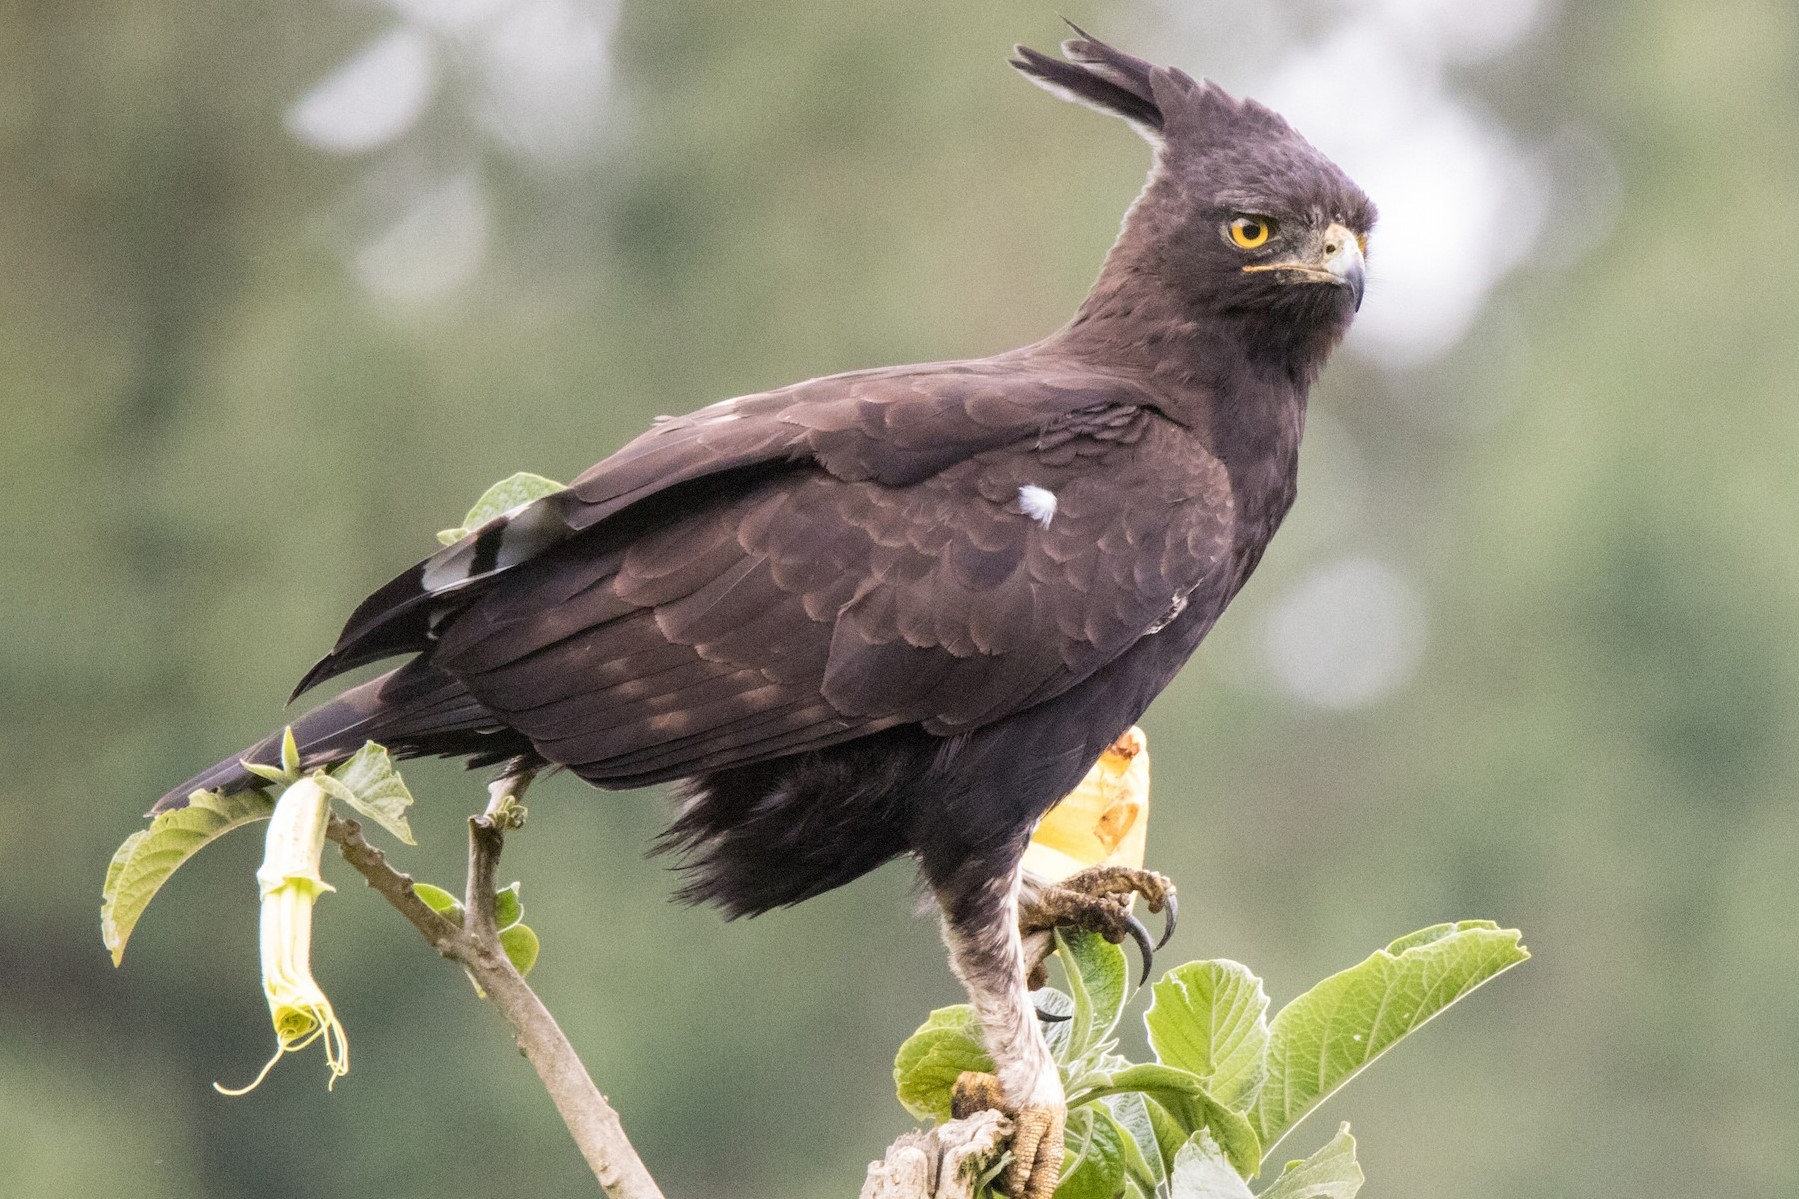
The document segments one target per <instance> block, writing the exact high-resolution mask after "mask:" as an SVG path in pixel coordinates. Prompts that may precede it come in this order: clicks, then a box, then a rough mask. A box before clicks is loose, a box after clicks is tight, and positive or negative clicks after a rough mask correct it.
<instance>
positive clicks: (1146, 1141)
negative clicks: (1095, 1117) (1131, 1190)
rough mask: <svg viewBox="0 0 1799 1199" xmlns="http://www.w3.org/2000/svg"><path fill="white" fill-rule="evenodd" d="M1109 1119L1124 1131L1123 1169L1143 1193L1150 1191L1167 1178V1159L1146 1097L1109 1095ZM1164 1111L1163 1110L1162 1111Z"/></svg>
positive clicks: (1152, 1109)
mask: <svg viewBox="0 0 1799 1199" xmlns="http://www.w3.org/2000/svg"><path fill="white" fill-rule="evenodd" d="M1105 1104H1106V1107H1107V1108H1109V1109H1110V1110H1111V1113H1112V1119H1113V1121H1115V1122H1116V1123H1117V1125H1118V1129H1119V1131H1120V1132H1122V1133H1123V1134H1124V1143H1123V1149H1124V1172H1125V1176H1126V1177H1127V1178H1130V1179H1132V1180H1133V1181H1134V1182H1136V1183H1137V1185H1138V1186H1139V1187H1140V1188H1141V1189H1142V1191H1143V1193H1144V1194H1146V1195H1154V1194H1155V1193H1156V1192H1157V1190H1158V1189H1159V1188H1160V1187H1161V1185H1162V1184H1163V1182H1165V1181H1167V1178H1168V1165H1167V1159H1166V1158H1164V1157H1163V1156H1162V1146H1161V1142H1160V1139H1159V1138H1158V1137H1157V1136H1156V1126H1155V1123H1154V1121H1153V1120H1152V1119H1151V1116H1150V1113H1151V1111H1160V1110H1161V1109H1160V1108H1152V1107H1151V1105H1150V1102H1149V1100H1147V1099H1145V1098H1144V1097H1143V1096H1142V1095H1141V1094H1138V1093H1136V1092H1132V1093H1131V1094H1128V1095H1113V1096H1112V1097H1111V1098H1109V1099H1107V1100H1106V1101H1105ZM1164 1114H1165V1113H1164Z"/></svg>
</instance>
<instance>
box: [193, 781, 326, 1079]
mask: <svg viewBox="0 0 1799 1199" xmlns="http://www.w3.org/2000/svg"><path fill="white" fill-rule="evenodd" d="M330 818H331V800H330V797H329V795H328V794H327V793H326V789H325V788H324V787H323V786H321V785H320V783H319V780H318V779H317V778H316V777H310V778H302V779H300V780H298V781H297V782H295V783H293V784H292V785H291V786H289V787H288V788H287V789H286V790H284V791H283V792H282V793H281V796H280V798H279V799H277V800H276V801H275V811H274V815H273V816H272V817H271V818H270V820H269V834H268V839H267V841H266V842H265V843H264V848H263V857H262V867H261V869H259V870H257V872H256V881H257V883H258V885H259V886H260V888H261V891H262V935H261V940H262V990H263V994H264V995H266V996H267V997H268V1001H269V1015H270V1016H271V1017H272V1018H273V1020H274V1023H275V1037H276V1039H277V1041H278V1042H279V1044H278V1045H277V1046H276V1049H275V1055H274V1056H273V1057H271V1058H270V1059H269V1061H268V1064H267V1065H265V1066H264V1067H263V1068H262V1072H261V1073H259V1074H258V1075H257V1076H256V1078H255V1079H254V1080H252V1081H251V1082H250V1084H249V1085H248V1086H244V1087H239V1088H237V1089H231V1088H227V1087H223V1086H219V1084H218V1083H214V1084H213V1086H215V1087H217V1088H218V1090H219V1091H220V1092H221V1093H223V1094H226V1095H242V1094H245V1093H247V1092H249V1091H251V1090H254V1089H255V1088H256V1087H257V1086H259V1085H260V1084H261V1083H262V1080H263V1079H265V1078H267V1077H268V1074H269V1071H270V1070H272V1069H274V1067H275V1063H276V1062H278V1061H280V1060H281V1057H282V1055H283V1054H287V1053H298V1052H299V1051H300V1050H302V1049H305V1048H306V1047H307V1046H309V1045H311V1044H312V1043H313V1042H314V1041H319V1040H323V1041H324V1044H325V1062H326V1065H327V1066H329V1067H330V1070H331V1079H330V1083H327V1086H330V1085H331V1084H334V1083H336V1081H337V1080H338V1079H339V1078H341V1077H342V1076H343V1075H345V1074H347V1073H349V1070H350V1042H349V1038H348V1037H347V1036H346V1035H345V1033H344V1026H343V1024H342V1022H340V1021H339V1020H338V1018H337V1015H336V1013H334V1012H333V1011H332V1010H331V1001H330V1000H329V999H327V998H325V992H324V991H323V989H321V988H320V987H319V984H318V983H317V981H315V980H314V979H313V977H312V964H311V957H312V905H313V902H314V901H315V900H316V899H317V898H318V897H319V895H320V894H322V893H323V892H326V891H332V890H335V889H336V888H334V887H332V886H331V884H329V883H327V882H326V881H325V880H324V879H323V878H322V877H320V875H319V859H320V858H321V857H322V856H323V854H324V850H325V826H326V825H327V824H328V823H329V821H330Z"/></svg>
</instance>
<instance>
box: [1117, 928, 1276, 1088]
mask: <svg viewBox="0 0 1799 1199" xmlns="http://www.w3.org/2000/svg"><path fill="white" fill-rule="evenodd" d="M1153 994H1154V996H1155V998H1154V1000H1153V1001H1152V1002H1151V1004H1150V1007H1149V1011H1147V1012H1145V1013H1144V1016H1143V1023H1144V1025H1145V1026H1146V1027H1147V1028H1148V1029H1149V1043H1150V1047H1151V1048H1153V1049H1154V1050H1155V1051H1156V1058H1157V1060H1159V1061H1161V1062H1162V1063H1163V1064H1164V1065H1168V1066H1179V1067H1180V1068H1181V1069H1183V1070H1187V1071H1190V1072H1192V1073H1193V1074H1195V1075H1197V1076H1198V1077H1199V1080H1200V1082H1202V1083H1204V1084H1205V1088H1206V1090H1208V1091H1210V1092H1211V1093H1212V1095H1213V1097H1215V1098H1216V1099H1217V1100H1218V1101H1219V1102H1220V1103H1223V1104H1224V1105H1225V1106H1227V1107H1230V1108H1233V1109H1235V1110H1237V1111H1240V1112H1246V1111H1248V1110H1249V1108H1250V1107H1251V1105H1253V1104H1254V1102H1255V1098H1256V1092H1257V1091H1258V1090H1260V1089H1261V1086H1262V1075H1263V1061H1262V1054H1263V1050H1264V1049H1265V1047H1266V1046H1267V1044H1268V1018H1267V1012H1268V996H1267V994H1266V993H1265V992H1263V990H1262V980H1261V979H1259V978H1257V977H1256V976H1255V975H1253V974H1251V973H1250V972H1249V968H1248V967H1247V966H1244V965H1241V964H1240V963H1237V962H1232V961H1224V960H1220V961H1215V962H1188V963H1187V964H1186V965H1184V966H1176V967H1175V968H1174V969H1173V970H1170V971H1169V972H1168V973H1167V974H1165V975H1163V976H1162V978H1161V980H1160V981H1158V982H1157V983H1156V985H1155V987H1154V988H1153Z"/></svg>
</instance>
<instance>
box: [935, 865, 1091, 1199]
mask: <svg viewBox="0 0 1799 1199" xmlns="http://www.w3.org/2000/svg"><path fill="white" fill-rule="evenodd" d="M1021 878H1022V874H1021V871H1020V870H1019V869H1018V868H1017V867H1016V866H1014V867H1013V868H1012V869H1011V870H1010V871H1008V872H1005V873H1002V874H1000V875H998V876H997V877H992V876H990V877H988V878H985V879H982V880H980V881H978V882H974V883H972V885H969V886H966V887H961V886H956V885H955V884H954V882H951V883H949V884H946V885H943V886H939V887H937V888H936V893H937V901H938V904H939V905H940V906H941V908H942V910H943V940H944V943H945V944H946V945H947V946H948V947H949V960H950V968H951V969H952V970H954V971H955V972H956V977H957V978H959V979H961V980H962V985H963V986H964V987H966V988H968V998H969V1001H970V1002H971V1003H972V1004H973V1005H974V1010H975V1015H976V1016H977V1017H978V1018H979V1019H980V1021H981V1028H982V1030H983V1031H984V1032H985V1034H986V1039H987V1052H988V1053H989V1054H990V1055H991V1056H992V1058H993V1063H994V1073H995V1074H996V1075H997V1076H998V1081H999V1091H1000V1097H1001V1099H1002V1100H1003V1103H1004V1107H1005V1110H1006V1111H1007V1112H1008V1113H1009V1114H1010V1115H1011V1116H1012V1119H1013V1124H1014V1127H1015V1132H1014V1134H1013V1139H1012V1164H1011V1166H1010V1167H1009V1168H1008V1169H1007V1171H1006V1178H1005V1184H1004V1185H1005V1190H1006V1193H1007V1194H1008V1195H1010V1196H1012V1199H1051V1196H1052V1195H1054V1194H1055V1190H1056V1182H1057V1179H1058V1176H1059V1175H1060V1173H1061V1169H1062V1128H1063V1125H1064V1124H1065V1123H1066V1121H1067V1116H1068V1105H1067V1100H1066V1097H1065V1096H1064V1095H1063V1093H1062V1079H1061V1076H1060V1075H1059V1074H1058V1073H1057V1072H1056V1063H1055V1061H1054V1060H1053V1059H1052V1058H1051V1057H1050V1054H1049V1044H1048V1043H1047V1042H1046V1041H1045V1040H1044V1039H1043V1031H1042V1029H1041V1028H1040V1027H1039V1025H1038V1022H1037V1010H1036V1008H1035V1007H1034V1006H1033V1005H1032V1003H1031V998H1030V992H1029V990H1028V989H1027V988H1026V986H1025V958H1024V949H1023V945H1022V942H1021V940H1020V937H1019V931H1018V888H1019V883H1020V880H1021Z"/></svg>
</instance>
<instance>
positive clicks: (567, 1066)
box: [325, 786, 663, 1199]
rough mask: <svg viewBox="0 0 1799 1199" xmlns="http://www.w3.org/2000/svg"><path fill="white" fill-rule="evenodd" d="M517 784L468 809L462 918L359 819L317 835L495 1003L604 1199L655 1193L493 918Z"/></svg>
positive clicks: (515, 813) (515, 816) (516, 814)
mask: <svg viewBox="0 0 1799 1199" xmlns="http://www.w3.org/2000/svg"><path fill="white" fill-rule="evenodd" d="M522 789H523V788H522V786H519V787H512V788H496V789H495V793H494V796H493V799H492V801H491V802H490V803H489V804H488V806H487V810H486V811H485V812H483V813H482V814H481V815H479V816H474V817H471V818H470V819H469V875H468V885H467V888H466V890H465V894H466V896H467V902H466V912H465V915H464V920H465V924H464V926H462V927H458V926H457V925H456V924H455V923H454V922H452V921H450V920H446V919H445V918H444V917H442V916H440V915H438V914H437V913H436V912H435V911H433V910H432V909H431V908H430V907H429V906H428V905H427V904H426V903H425V902H424V900H422V899H420V898H419V897H418V895H417V894H416V893H415V892H414V891H413V889H412V878H411V876H409V875H406V874H403V873H401V872H400V871H398V870H395V869H394V868H393V866H392V865H390V864H389V863H388V861H387V856H386V855H385V854H383V853H382V852H381V851H380V850H379V849H376V848H375V847H374V846H372V845H370V844H369V843H368V842H367V841H366V840H364V839H363V836H362V826H361V825H359V824H358V823H357V822H356V821H354V820H344V819H341V818H339V817H336V816H334V817H332V818H331V824H330V827H329V828H328V829H327V830H326V834H325V835H326V836H328V837H330V838H331V839H332V840H333V841H335V842H337V845H338V849H339V850H340V851H341V852H342V853H343V857H344V861H346V862H348V863H349V864H350V865H351V866H352V867H354V868H355V870H356V872H357V873H359V874H361V875H362V877H363V878H364V879H366V880H367V881H368V885H369V886H370V887H373V888H374V889H375V890H376V891H377V892H379V893H380V895H381V896H382V898H384V899H386V900H387V901H388V903H390V904H392V905H393V906H394V907H395V908H397V909H398V910H399V912H400V914H401V915H402V916H404V917H406V919H407V920H408V921H409V922H410V923H411V924H412V926H413V927H414V928H416V929H418V930H419V933H420V934H421V935H422V936H423V937H424V938H425V940H426V941H427V942H429V943H430V945H431V947H432V948H433V949H435V950H437V952H438V953H440V954H442V955H443V956H444V957H446V958H449V959H450V960H451V961H454V962H457V963H459V964H460V965H461V966H462V967H463V968H464V969H465V970H467V971H468V972H469V975H470V977H471V978H473V979H474V980H475V984H476V985H477V986H479V987H480V988H481V990H482V991H483V992H484V993H486V995H487V997H488V998H489V999H491V1000H492V1001H493V1003H494V1006H495V1007H497V1008H499V1010H500V1014H501V1015H503V1016H505V1017H506V1020H507V1022H508V1023H509V1024H511V1025H512V1028H513V1031H514V1033H516V1034H517V1040H518V1047H519V1048H520V1049H521V1050H522V1051H523V1052H524V1054H525V1057H526V1058H528V1059H530V1062H531V1065H532V1066H533V1067H535V1068H536V1070H537V1076H538V1077H539V1078H540V1079H542V1080H543V1085H544V1088H545V1089H546V1090H548V1091H549V1093H550V1098H551V1099H552V1100H553V1101H554V1102H555V1104H556V1110H557V1111H558V1112H560V1113H561V1114H562V1120H563V1123H565V1124H567V1125H568V1130H569V1134H570V1135H571V1136H573V1137H574V1138H575V1144H576V1145H577V1146H579V1147H580V1150H581V1156H582V1157H584V1158H586V1159H587V1165H588V1167H589V1168H590V1169H592V1170H593V1173H594V1177H595V1178H597V1179H599V1182H600V1186H601V1187H602V1188H603V1189H604V1190H605V1192H606V1194H607V1195H608V1196H610V1199H663V1195H662V1191H661V1188H659V1187H658V1186H657V1185H656V1181H655V1179H653V1178H651V1177H650V1172H649V1170H647V1169H646V1168H645V1167H644V1164H643V1159H642V1158H640V1157H638V1156H637V1151H636V1150H635V1149H633V1148H632V1147H631V1142H630V1140H629V1139H628V1138H627V1137H626V1136H625V1130H624V1126H623V1125H622V1124H621V1123H620V1122H619V1118H618V1113H617V1112H616V1111H614V1110H613V1108H612V1105H611V1104H609V1103H607V1102H606V1097H605V1096H604V1095H601V1094H600V1091H599V1088H598V1087H596V1086H594V1085H593V1079H592V1077H591V1076H589V1074H588V1073H587V1067H586V1066H584V1065H583V1064H582V1063H581V1058H580V1056H579V1055H577V1054H576V1053H575V1048H574V1046H573V1045H571V1044H569V1040H568V1038H567V1037H566V1036H564V1035H563V1032H562V1029H561V1028H560V1027H558V1026H557V1024H556V1020H555V1018H554V1017H553V1016H551V1015H550V1012H549V1009H548V1008H546V1007H544V1005H543V1001H542V1000H540V999H538V997H537V993H536V992H535V991H533V990H532V989H531V987H530V985H529V984H528V983H526V982H525V980H524V977H523V976H522V975H520V974H519V972H518V971H517V969H515V968H514V967H513V965H512V961H511V959H509V958H508V957H507V956H506V951H505V949H504V948H503V947H502V946H501V945H500V939H499V934H498V932H497V931H496V930H495V928H494V914H493V905H494V874H495V871H496V870H497V869H498V867H499V862H500V852H501V850H502V849H504V848H505V843H506V828H507V827H508V826H511V827H517V824H516V821H517V820H519V819H522V809H518V808H517V807H516V803H515V802H514V801H516V798H517V794H518V792H519V791H521V790H522Z"/></svg>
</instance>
